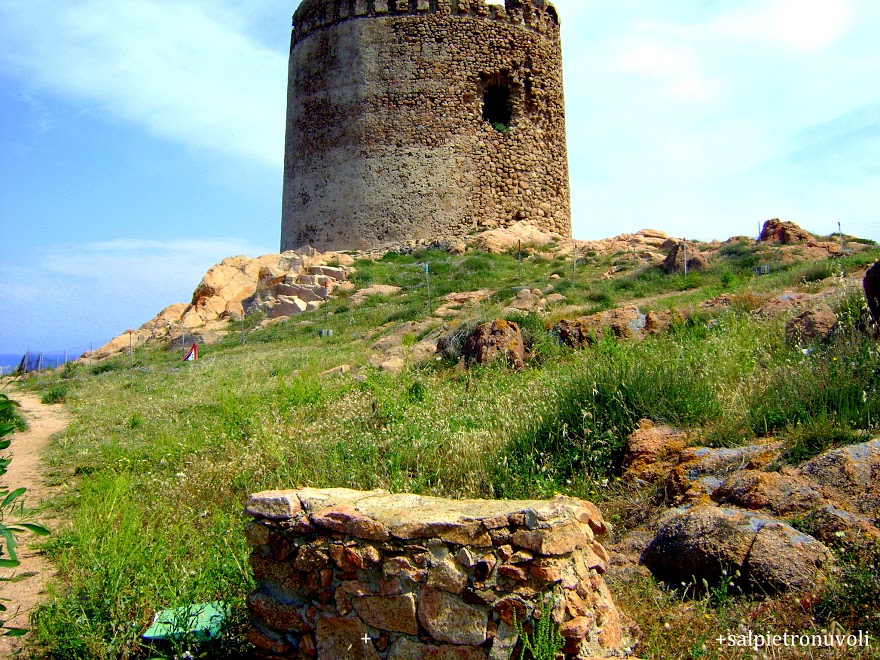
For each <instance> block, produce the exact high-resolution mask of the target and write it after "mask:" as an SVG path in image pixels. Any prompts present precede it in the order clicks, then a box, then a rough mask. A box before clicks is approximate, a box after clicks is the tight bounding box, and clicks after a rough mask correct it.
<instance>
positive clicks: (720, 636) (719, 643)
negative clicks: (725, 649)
mask: <svg viewBox="0 0 880 660" xmlns="http://www.w3.org/2000/svg"><path fill="white" fill-rule="evenodd" d="M726 640H727V638H726V637H725V636H724V635H718V639H717V640H716V641H717V642H718V645H719V646H721V645H722V644H724V642H725V641H726Z"/></svg>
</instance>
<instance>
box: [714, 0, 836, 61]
mask: <svg viewBox="0 0 880 660" xmlns="http://www.w3.org/2000/svg"><path fill="white" fill-rule="evenodd" d="M851 15H852V11H851V8H850V5H849V2H847V0H774V1H773V2H769V3H768V2H766V0H761V2H759V3H757V4H756V3H749V5H748V6H747V8H746V9H742V10H738V11H736V12H732V13H730V14H727V15H726V16H722V17H721V18H720V19H718V20H717V21H716V22H715V23H714V25H713V26H712V27H713V28H714V30H715V31H717V32H719V33H721V34H725V35H729V36H734V37H744V38H747V39H755V40H760V41H764V42H767V43H769V44H779V45H782V46H786V47H788V48H791V49H793V50H798V51H809V50H818V49H822V48H825V47H827V46H829V45H830V44H832V43H833V42H834V41H836V40H837V39H838V38H840V37H841V36H842V35H843V33H844V32H845V31H846V28H847V27H848V25H849V24H850V18H851Z"/></svg>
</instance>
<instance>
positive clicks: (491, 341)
mask: <svg viewBox="0 0 880 660" xmlns="http://www.w3.org/2000/svg"><path fill="white" fill-rule="evenodd" d="M463 355H464V363H465V366H470V365H471V364H473V363H477V364H485V363H487V362H492V361H493V360H496V359H498V358H502V359H504V360H506V361H507V363H508V364H509V365H510V366H511V367H514V368H516V369H522V368H523V367H524V366H525V358H526V349H525V344H524V343H523V337H522V333H521V332H520V329H519V325H517V324H516V323H513V322H512V321H505V320H503V319H498V320H495V321H492V322H491V323H483V324H481V325H478V326H477V327H476V328H474V331H473V332H472V333H471V335H470V337H468V338H467V341H465V343H464V351H463Z"/></svg>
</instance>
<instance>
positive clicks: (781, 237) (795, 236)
mask: <svg viewBox="0 0 880 660" xmlns="http://www.w3.org/2000/svg"><path fill="white" fill-rule="evenodd" d="M758 240H760V241H761V242H763V243H782V244H783V245H790V244H792V243H806V242H807V241H812V240H814V239H813V235H812V234H811V233H810V232H808V231H805V230H803V229H801V228H800V227H798V226H797V225H796V224H795V223H793V222H783V221H782V220H780V219H779V218H772V219H771V220H768V221H767V222H765V223H764V227H763V229H761V237H760V238H759V239H758Z"/></svg>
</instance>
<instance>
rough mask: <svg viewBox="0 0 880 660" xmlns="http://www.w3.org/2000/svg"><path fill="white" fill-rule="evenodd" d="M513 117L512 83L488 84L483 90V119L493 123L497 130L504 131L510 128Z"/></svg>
mask: <svg viewBox="0 0 880 660" xmlns="http://www.w3.org/2000/svg"><path fill="white" fill-rule="evenodd" d="M512 117H513V106H512V105H511V103H510V85H507V84H504V83H494V84H490V85H486V88H485V89H484V90H483V119H484V120H485V121H487V122H489V123H490V124H492V127H493V128H495V130H498V131H502V132H503V131H506V130H507V129H508V128H510V120H511V118H512Z"/></svg>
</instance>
